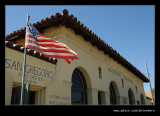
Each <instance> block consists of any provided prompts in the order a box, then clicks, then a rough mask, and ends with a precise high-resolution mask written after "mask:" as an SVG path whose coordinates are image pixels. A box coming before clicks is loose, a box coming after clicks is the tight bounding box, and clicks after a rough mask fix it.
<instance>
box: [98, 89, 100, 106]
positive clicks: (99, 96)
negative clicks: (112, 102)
mask: <svg viewBox="0 0 160 116" xmlns="http://www.w3.org/2000/svg"><path fill="white" fill-rule="evenodd" d="M98 104H99V105H101V93H100V91H98Z"/></svg>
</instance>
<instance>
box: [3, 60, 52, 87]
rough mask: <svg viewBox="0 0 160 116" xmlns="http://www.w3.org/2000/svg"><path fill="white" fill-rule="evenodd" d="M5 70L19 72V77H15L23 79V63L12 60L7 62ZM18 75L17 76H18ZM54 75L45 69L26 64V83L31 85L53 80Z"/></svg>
mask: <svg viewBox="0 0 160 116" xmlns="http://www.w3.org/2000/svg"><path fill="white" fill-rule="evenodd" d="M5 68H6V69H9V70H14V71H17V73H18V75H15V77H18V78H22V74H23V73H22V70H23V63H22V62H19V61H15V60H11V59H6V60H5ZM17 73H16V74H17ZM53 77H54V73H53V71H51V70H47V69H45V68H41V67H37V66H33V65H29V64H26V72H25V82H26V83H29V84H35V85H36V84H38V83H40V82H43V81H44V80H45V79H49V80H50V79H53Z"/></svg>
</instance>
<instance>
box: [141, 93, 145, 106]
mask: <svg viewBox="0 0 160 116" xmlns="http://www.w3.org/2000/svg"><path fill="white" fill-rule="evenodd" d="M140 97H141V104H142V105H144V104H145V101H144V97H143V94H141V96H140Z"/></svg>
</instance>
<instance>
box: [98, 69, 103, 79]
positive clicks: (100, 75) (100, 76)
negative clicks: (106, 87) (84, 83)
mask: <svg viewBox="0 0 160 116" xmlns="http://www.w3.org/2000/svg"><path fill="white" fill-rule="evenodd" d="M98 71H99V78H100V79H102V69H101V67H98Z"/></svg>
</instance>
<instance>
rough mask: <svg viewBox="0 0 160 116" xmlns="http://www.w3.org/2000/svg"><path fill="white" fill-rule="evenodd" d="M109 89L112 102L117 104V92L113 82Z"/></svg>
mask: <svg viewBox="0 0 160 116" xmlns="http://www.w3.org/2000/svg"><path fill="white" fill-rule="evenodd" d="M109 91H110V104H116V93H115V89H114V86H113V84H112V83H111V84H110V86H109Z"/></svg>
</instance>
